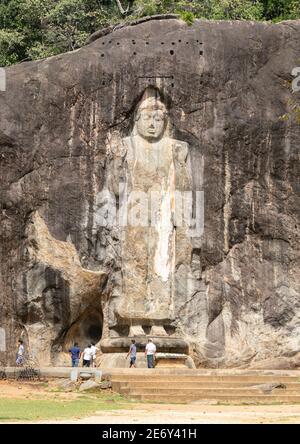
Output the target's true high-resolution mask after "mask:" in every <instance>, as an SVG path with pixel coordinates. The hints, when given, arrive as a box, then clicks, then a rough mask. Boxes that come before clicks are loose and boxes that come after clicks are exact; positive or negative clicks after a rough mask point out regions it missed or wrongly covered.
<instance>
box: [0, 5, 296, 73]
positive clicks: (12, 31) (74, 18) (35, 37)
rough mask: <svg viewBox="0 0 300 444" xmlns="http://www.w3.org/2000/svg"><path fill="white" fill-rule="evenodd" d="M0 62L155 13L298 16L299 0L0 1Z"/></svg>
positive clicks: (68, 44)
mask: <svg viewBox="0 0 300 444" xmlns="http://www.w3.org/2000/svg"><path fill="white" fill-rule="evenodd" d="M0 1H1V4H0V65H1V66H4V65H10V64H12V63H16V62H20V61H22V60H28V59H29V60H31V59H32V60H34V59H38V58H41V57H48V56H51V55H56V54H60V53H62V52H66V51H71V50H74V49H76V48H79V47H80V46H82V45H83V44H84V43H85V42H86V40H87V38H88V36H89V35H90V34H92V33H93V32H94V31H96V30H98V29H101V28H103V27H106V26H109V25H111V24H115V23H119V22H127V21H130V20H134V19H138V18H140V17H144V16H151V15H155V14H166V13H175V14H179V15H180V16H181V17H182V18H183V19H184V20H185V21H186V22H187V23H189V24H191V23H192V22H193V20H194V19H196V18H202V19H216V20H273V21H280V20H285V19H296V18H300V1H299V0H0Z"/></svg>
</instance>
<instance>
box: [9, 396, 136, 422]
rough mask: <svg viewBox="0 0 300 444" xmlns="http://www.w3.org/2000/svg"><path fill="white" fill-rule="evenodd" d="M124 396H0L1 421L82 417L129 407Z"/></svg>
mask: <svg viewBox="0 0 300 444" xmlns="http://www.w3.org/2000/svg"><path fill="white" fill-rule="evenodd" d="M128 407H129V403H128V401H126V400H122V398H120V397H118V396H115V397H112V396H110V397H107V399H105V397H103V396H101V397H99V398H98V397H90V396H88V395H87V396H84V395H83V396H81V397H78V398H77V399H74V400H63V399H62V400H56V399H41V400H39V399H38V400H37V399H11V398H0V422H10V421H35V420H46V419H60V418H82V417H84V416H88V415H92V414H93V413H95V412H96V411H101V410H102V411H109V410H117V409H124V408H128Z"/></svg>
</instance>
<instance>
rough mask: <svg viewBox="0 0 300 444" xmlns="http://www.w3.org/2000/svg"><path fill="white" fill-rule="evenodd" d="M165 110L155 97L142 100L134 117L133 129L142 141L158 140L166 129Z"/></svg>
mask: <svg viewBox="0 0 300 444" xmlns="http://www.w3.org/2000/svg"><path fill="white" fill-rule="evenodd" d="M166 122H167V110H166V107H165V105H164V103H163V102H162V101H161V100H160V99H159V98H158V97H155V96H151V97H146V98H145V99H142V101H141V102H140V104H139V105H138V108H137V111H136V116H135V128H136V131H137V133H138V134H139V135H140V136H141V137H143V138H144V139H147V140H149V141H150V142H154V141H156V140H159V139H160V138H161V137H162V135H163V133H164V131H165V128H166Z"/></svg>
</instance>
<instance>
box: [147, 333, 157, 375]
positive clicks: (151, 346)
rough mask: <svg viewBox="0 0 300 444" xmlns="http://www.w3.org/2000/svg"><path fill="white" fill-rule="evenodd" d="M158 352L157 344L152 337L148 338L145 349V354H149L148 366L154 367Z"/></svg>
mask: <svg viewBox="0 0 300 444" xmlns="http://www.w3.org/2000/svg"><path fill="white" fill-rule="evenodd" d="M155 354H156V346H155V344H154V343H153V341H152V339H148V344H147V345H146V349H145V356H147V365H148V368H154V356H155Z"/></svg>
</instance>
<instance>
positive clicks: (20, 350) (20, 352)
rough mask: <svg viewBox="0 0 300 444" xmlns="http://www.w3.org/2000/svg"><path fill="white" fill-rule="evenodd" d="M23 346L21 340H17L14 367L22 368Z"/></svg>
mask: <svg viewBox="0 0 300 444" xmlns="http://www.w3.org/2000/svg"><path fill="white" fill-rule="evenodd" d="M24 351H25V349H24V345H23V341H22V339H20V340H19V348H18V353H17V359H16V365H17V366H18V367H22V366H23V365H24Z"/></svg>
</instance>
